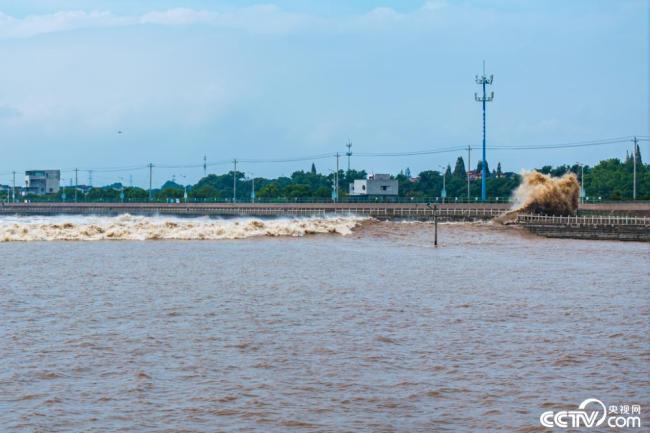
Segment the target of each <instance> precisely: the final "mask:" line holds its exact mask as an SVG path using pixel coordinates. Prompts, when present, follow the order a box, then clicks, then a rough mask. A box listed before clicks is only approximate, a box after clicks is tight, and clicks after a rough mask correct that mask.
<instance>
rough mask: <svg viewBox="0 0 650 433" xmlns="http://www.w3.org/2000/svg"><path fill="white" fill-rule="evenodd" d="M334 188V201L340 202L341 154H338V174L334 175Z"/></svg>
mask: <svg viewBox="0 0 650 433" xmlns="http://www.w3.org/2000/svg"><path fill="white" fill-rule="evenodd" d="M334 188H336V193H335V197H334V200H335V201H336V202H338V201H339V153H338V152H336V174H335V175H334Z"/></svg>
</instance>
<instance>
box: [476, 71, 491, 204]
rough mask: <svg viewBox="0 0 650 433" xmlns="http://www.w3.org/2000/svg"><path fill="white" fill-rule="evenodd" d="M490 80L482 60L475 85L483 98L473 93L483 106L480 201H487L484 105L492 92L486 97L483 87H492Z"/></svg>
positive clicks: (489, 99)
mask: <svg viewBox="0 0 650 433" xmlns="http://www.w3.org/2000/svg"><path fill="white" fill-rule="evenodd" d="M492 80H494V75H490V76H489V77H488V76H487V75H485V60H483V75H481V76H480V77H479V76H478V75H477V76H476V84H478V85H479V86H481V87H482V90H483V96H479V95H478V94H477V93H476V92H475V93H474V99H475V100H476V102H480V103H481V104H482V106H483V161H482V162H481V201H485V200H486V199H487V185H486V178H487V163H486V157H485V103H486V102H490V101H492V100H493V99H494V92H490V96H488V95H487V93H486V91H485V86H490V85H492Z"/></svg>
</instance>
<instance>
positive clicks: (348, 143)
mask: <svg viewBox="0 0 650 433" xmlns="http://www.w3.org/2000/svg"><path fill="white" fill-rule="evenodd" d="M345 147H347V148H348V151H347V152H345V154H346V155H347V157H348V174H349V173H350V157H351V156H352V142H351V141H350V139H349V138H348V142H347V143H346V145H345Z"/></svg>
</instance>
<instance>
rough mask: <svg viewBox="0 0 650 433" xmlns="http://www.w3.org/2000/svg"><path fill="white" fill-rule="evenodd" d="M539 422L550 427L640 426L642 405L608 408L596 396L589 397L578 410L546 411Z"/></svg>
mask: <svg viewBox="0 0 650 433" xmlns="http://www.w3.org/2000/svg"><path fill="white" fill-rule="evenodd" d="M539 422H540V423H541V424H542V425H543V426H544V427H548V428H553V427H559V428H580V427H587V428H591V427H599V426H601V425H606V426H608V427H610V428H613V429H615V428H640V427H641V406H639V405H638V404H633V405H612V406H609V410H608V408H607V407H606V406H605V404H604V403H603V402H602V401H600V400H598V399H595V398H588V399H586V400H585V401H583V402H582V403H580V406H578V409H577V410H562V411H558V412H553V411H552V410H550V411H547V412H544V413H543V414H541V415H540V417H539Z"/></svg>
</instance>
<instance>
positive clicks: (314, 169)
mask: <svg viewBox="0 0 650 433" xmlns="http://www.w3.org/2000/svg"><path fill="white" fill-rule="evenodd" d="M311 174H316V164H314V163H313V162H312V163H311Z"/></svg>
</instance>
